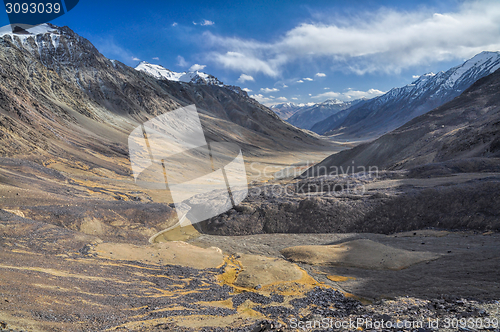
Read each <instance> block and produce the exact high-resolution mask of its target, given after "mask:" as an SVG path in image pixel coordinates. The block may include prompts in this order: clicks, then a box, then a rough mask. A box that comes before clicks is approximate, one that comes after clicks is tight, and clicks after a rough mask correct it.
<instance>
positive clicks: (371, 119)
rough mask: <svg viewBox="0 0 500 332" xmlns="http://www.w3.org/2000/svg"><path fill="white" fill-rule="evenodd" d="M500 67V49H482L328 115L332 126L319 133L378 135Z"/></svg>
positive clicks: (438, 103)
mask: <svg viewBox="0 0 500 332" xmlns="http://www.w3.org/2000/svg"><path fill="white" fill-rule="evenodd" d="M499 68H500V52H482V53H480V54H477V55H476V56H474V57H473V58H471V59H469V60H467V61H466V62H464V63H463V64H461V65H459V66H456V67H453V68H451V69H449V70H448V71H445V72H439V73H437V74H434V73H428V74H424V75H422V76H420V77H419V78H417V79H416V80H415V81H414V82H412V83H411V84H408V85H406V86H404V87H401V88H394V89H391V90H390V91H389V92H387V93H386V94H384V95H382V96H379V97H376V98H373V99H371V100H369V101H367V102H365V103H364V104H363V105H355V106H353V107H351V108H350V109H348V110H346V111H345V112H344V114H346V113H348V114H346V116H343V117H340V118H339V117H335V115H334V116H332V118H331V119H328V118H327V119H325V122H327V123H328V124H329V127H327V128H322V130H319V132H320V133H322V134H324V133H327V134H336V135H337V137H345V138H351V137H352V138H357V137H378V136H380V135H382V134H384V133H386V132H388V131H391V130H393V129H395V128H397V127H399V126H401V125H403V124H404V123H406V122H408V121H409V120H411V119H413V118H415V117H417V116H419V115H422V114H424V113H427V112H428V111H430V110H432V109H434V108H436V107H438V106H441V105H443V104H444V103H446V102H448V101H450V100H452V99H453V98H455V97H457V96H458V95H460V94H461V93H462V92H464V91H465V90H466V89H467V88H468V87H470V86H471V85H472V84H473V83H474V82H476V81H477V80H478V79H480V78H482V77H485V76H487V75H489V74H491V73H493V72H494V71H496V70H497V69H499Z"/></svg>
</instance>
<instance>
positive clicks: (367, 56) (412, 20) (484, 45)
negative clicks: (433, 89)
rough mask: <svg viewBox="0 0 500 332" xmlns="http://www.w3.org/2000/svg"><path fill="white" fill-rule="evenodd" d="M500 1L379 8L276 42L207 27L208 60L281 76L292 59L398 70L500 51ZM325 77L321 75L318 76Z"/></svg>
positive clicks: (310, 26)
mask: <svg viewBox="0 0 500 332" xmlns="http://www.w3.org/2000/svg"><path fill="white" fill-rule="evenodd" d="M498 22H500V2H499V1H490V0H484V1H471V2H464V3H462V5H461V6H460V7H459V8H458V9H457V10H456V11H455V12H450V13H434V12H432V11H429V10H427V9H422V10H420V11H414V12H398V11H394V10H389V9H381V10H379V11H376V12H372V13H360V14H358V15H357V16H352V17H347V18H344V19H339V20H337V21H336V22H334V23H330V24H325V23H304V24H301V25H299V26H297V27H295V28H293V29H291V30H289V31H288V32H286V33H285V34H284V35H283V36H282V37H281V38H279V39H278V40H276V41H274V42H267V43H266V42H258V41H254V40H248V39H241V38H235V37H224V36H217V35H214V34H212V33H210V32H206V33H205V35H204V37H205V38H206V39H205V40H206V41H208V43H209V45H211V47H212V49H213V51H212V52H211V53H210V55H209V60H211V61H213V62H215V63H217V64H219V65H221V66H223V67H224V68H227V69H232V70H237V71H240V72H246V73H249V74H254V73H263V74H265V75H267V76H271V77H277V76H279V75H280V74H281V71H282V69H283V67H284V66H285V65H287V64H289V63H291V62H293V61H297V60H298V61H302V60H306V61H317V60H318V59H321V60H322V61H326V62H327V63H328V65H329V66H330V67H332V68H333V69H338V70H347V71H350V72H354V73H357V74H365V73H372V72H386V73H398V72H400V71H401V70H403V69H406V68H410V67H413V66H419V65H426V64H431V63H435V62H439V61H448V60H453V59H465V58H469V57H472V56H473V55H475V54H477V53H479V52H481V51H483V50H500V29H499V25H498ZM317 76H318V77H322V75H317Z"/></svg>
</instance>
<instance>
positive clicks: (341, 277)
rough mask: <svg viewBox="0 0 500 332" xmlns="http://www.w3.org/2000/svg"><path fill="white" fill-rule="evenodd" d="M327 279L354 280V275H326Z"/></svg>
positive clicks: (337, 280) (336, 280) (338, 280)
mask: <svg viewBox="0 0 500 332" xmlns="http://www.w3.org/2000/svg"><path fill="white" fill-rule="evenodd" d="M327 278H328V279H330V280H331V281H335V282H344V281H347V280H356V278H354V277H343V276H327Z"/></svg>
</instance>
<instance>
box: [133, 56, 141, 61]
mask: <svg viewBox="0 0 500 332" xmlns="http://www.w3.org/2000/svg"><path fill="white" fill-rule="evenodd" d="M132 60H133V61H141V59H139V58H138V57H135V56H133V57H132Z"/></svg>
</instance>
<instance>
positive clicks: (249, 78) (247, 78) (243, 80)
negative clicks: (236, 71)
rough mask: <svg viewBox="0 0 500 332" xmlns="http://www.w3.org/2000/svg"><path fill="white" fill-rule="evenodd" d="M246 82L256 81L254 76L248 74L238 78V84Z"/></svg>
mask: <svg viewBox="0 0 500 332" xmlns="http://www.w3.org/2000/svg"><path fill="white" fill-rule="evenodd" d="M246 81H255V80H254V79H253V77H252V76H250V75H247V74H241V75H240V78H238V82H240V83H245V82H246Z"/></svg>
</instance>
